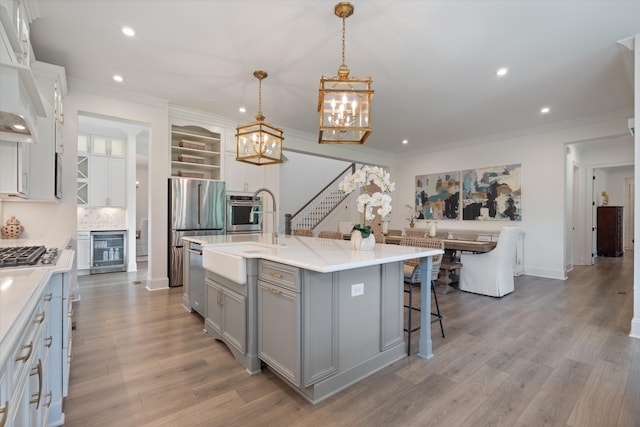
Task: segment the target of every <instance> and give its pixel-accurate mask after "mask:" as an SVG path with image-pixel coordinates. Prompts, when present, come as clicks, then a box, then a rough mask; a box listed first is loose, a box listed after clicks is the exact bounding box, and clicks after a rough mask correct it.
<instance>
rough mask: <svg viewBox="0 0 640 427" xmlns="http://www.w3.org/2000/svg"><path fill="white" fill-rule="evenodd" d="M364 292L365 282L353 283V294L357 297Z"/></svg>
mask: <svg viewBox="0 0 640 427" xmlns="http://www.w3.org/2000/svg"><path fill="white" fill-rule="evenodd" d="M363 294H364V283H356V284H355V285H351V296H352V297H357V296H359V295H363Z"/></svg>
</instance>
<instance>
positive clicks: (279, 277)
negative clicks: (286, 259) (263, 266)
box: [269, 273, 282, 279]
mask: <svg viewBox="0 0 640 427" xmlns="http://www.w3.org/2000/svg"><path fill="white" fill-rule="evenodd" d="M269 275H270V276H271V277H275V278H276V279H282V274H281V273H269Z"/></svg>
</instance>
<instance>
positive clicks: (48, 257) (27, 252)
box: [0, 245, 60, 268]
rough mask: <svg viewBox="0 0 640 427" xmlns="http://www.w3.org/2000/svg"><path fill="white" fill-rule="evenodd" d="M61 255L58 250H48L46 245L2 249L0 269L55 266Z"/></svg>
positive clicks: (0, 252)
mask: <svg viewBox="0 0 640 427" xmlns="http://www.w3.org/2000/svg"><path fill="white" fill-rule="evenodd" d="M59 255H60V253H59V251H58V248H49V249H47V248H46V247H45V246H44V245H42V246H9V247H0V268H5V267H45V266H50V265H55V263H56V261H57V259H58V256H59Z"/></svg>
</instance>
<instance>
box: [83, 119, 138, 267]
mask: <svg viewBox="0 0 640 427" xmlns="http://www.w3.org/2000/svg"><path fill="white" fill-rule="evenodd" d="M78 134H79V135H85V136H86V135H88V136H89V138H86V137H85V139H86V140H87V141H88V144H87V149H86V150H85V151H86V155H87V157H88V160H87V162H86V163H87V164H88V165H89V169H88V170H87V171H84V172H85V174H86V173H88V175H87V176H86V177H85V179H86V180H89V182H90V181H91V176H90V175H91V169H90V167H91V164H92V162H91V161H90V160H91V158H92V157H91V156H92V155H93V154H94V152H93V147H92V145H91V144H92V137H91V135H98V136H99V137H100V138H102V139H105V140H106V141H107V143H108V142H109V141H110V140H111V139H114V140H115V139H117V140H118V141H122V142H123V146H124V148H123V150H122V152H120V153H118V156H117V157H118V159H117V163H115V162H114V165H115V164H118V165H122V166H118V167H119V169H118V171H119V172H118V174H120V175H122V176H121V177H119V178H117V179H116V182H118V183H120V184H121V185H119V186H118V187H117V188H119V190H118V191H119V193H120V194H117V199H118V202H117V204H115V205H114V204H113V203H112V202H111V200H112V199H111V198H108V199H107V202H100V201H96V200H95V198H92V197H90V196H91V194H90V193H91V191H87V197H85V198H84V199H82V200H81V198H80V197H78V209H77V211H78V230H89V231H90V230H99V229H103V230H104V229H119V230H127V238H126V240H127V244H126V248H127V255H126V260H127V271H130V272H131V271H136V270H137V269H138V266H137V252H138V246H139V245H138V242H139V241H140V240H141V239H144V240H145V244H144V247H148V243H147V241H148V233H146V232H145V233H144V236H142V232H141V230H140V227H139V225H140V224H141V222H142V221H141V218H146V217H148V215H147V212H148V211H149V208H148V199H149V197H148V185H147V182H148V145H149V135H150V129H149V127H148V126H146V125H144V124H142V123H137V122H131V121H127V120H124V119H119V118H116V117H108V116H102V115H96V114H92V113H86V112H79V114H78ZM111 154H112V152H111V151H108V152H105V153H104V156H105V157H109V156H110V155H111ZM96 155H100V154H97V153H96ZM79 158H80V151H79ZM111 160H112V159H109V161H108V162H104V161H103V162H102V163H103V164H107V165H109V164H111V163H110V162H111ZM96 164H98V163H96ZM96 171H97V169H96V170H94V173H95V172H96ZM78 172H82V171H80V170H78ZM103 172H104V171H103ZM81 175H82V174H80V173H79V174H78V175H77V176H78V177H79V179H80V176H81ZM100 175H101V177H99V179H98V181H103V183H102V184H103V185H102V187H101V189H102V190H103V191H107V189H108V184H105V183H104V181H110V180H109V179H108V176H104V173H101V174H100ZM93 179H94V180H95V177H94V178H93ZM79 183H80V182H79ZM79 188H80V187H79ZM138 199H141V200H140V202H138ZM110 202H111V204H110ZM145 256H146V254H145ZM141 261H146V258H144V259H143V260H141ZM78 270H79V274H83V273H82V272H81V271H80V270H81V267H80V266H78Z"/></svg>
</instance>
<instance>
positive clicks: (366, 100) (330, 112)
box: [318, 2, 373, 144]
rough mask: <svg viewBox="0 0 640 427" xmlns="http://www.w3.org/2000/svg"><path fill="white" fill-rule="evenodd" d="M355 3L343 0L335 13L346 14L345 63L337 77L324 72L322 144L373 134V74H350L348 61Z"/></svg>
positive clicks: (359, 140) (358, 139)
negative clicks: (349, 24)
mask: <svg viewBox="0 0 640 427" xmlns="http://www.w3.org/2000/svg"><path fill="white" fill-rule="evenodd" d="M353 10H354V8H353V5H352V4H351V3H349V2H340V3H338V4H337V5H336V6H335V8H334V13H335V15H336V16H338V17H339V18H342V65H340V68H339V69H338V76H337V77H326V76H322V78H321V79H320V93H319V96H318V112H319V113H320V136H319V139H318V142H319V143H320V144H362V143H364V141H365V140H366V139H367V138H368V137H369V135H370V134H371V131H372V129H371V98H373V89H372V88H371V87H372V85H373V81H372V80H371V77H366V78H357V77H349V68H347V66H346V65H345V60H344V49H345V28H346V19H347V18H348V17H349V16H351V15H353Z"/></svg>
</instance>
